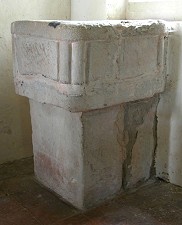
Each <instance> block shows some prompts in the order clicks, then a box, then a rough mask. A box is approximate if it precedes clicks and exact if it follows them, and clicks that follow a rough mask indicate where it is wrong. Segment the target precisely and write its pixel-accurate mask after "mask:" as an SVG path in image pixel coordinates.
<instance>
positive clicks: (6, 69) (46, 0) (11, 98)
mask: <svg viewBox="0 0 182 225" xmlns="http://www.w3.org/2000/svg"><path fill="white" fill-rule="evenodd" d="M37 19H38V20H43V19H50V20H51V19H53V20H56V19H70V0H54V1H50V0H38V1H37V0H31V1H29V0H14V1H12V0H1V1H0V164H1V163H4V162H7V161H12V160H16V159H20V158H25V157H28V156H31V155H32V143H31V133H32V132H31V122H30V115H29V103H28V99H26V98H24V97H20V96H18V95H16V94H15V90H14V85H13V73H12V47H11V32H10V26H11V22H13V21H16V20H37Z"/></svg>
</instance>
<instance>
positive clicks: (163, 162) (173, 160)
mask: <svg viewBox="0 0 182 225" xmlns="http://www.w3.org/2000/svg"><path fill="white" fill-rule="evenodd" d="M173 27H174V34H172V35H170V37H169V46H168V52H169V54H168V61H167V64H168V71H167V72H168V76H167V84H166V90H165V92H164V93H163V94H161V96H160V101H159V106H158V111H157V117H158V146H157V158H156V169H157V176H159V177H161V178H163V179H166V180H169V181H170V182H171V183H174V184H177V185H180V186H182V163H181V162H182V22H179V23H175V24H173Z"/></svg>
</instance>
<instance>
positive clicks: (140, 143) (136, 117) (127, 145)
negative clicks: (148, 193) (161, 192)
mask: <svg viewBox="0 0 182 225" xmlns="http://www.w3.org/2000/svg"><path fill="white" fill-rule="evenodd" d="M157 104H158V96H156V97H154V98H151V99H148V100H142V101H138V102H134V103H127V104H125V106H124V132H123V143H124V149H125V159H124V162H123V186H124V188H129V187H133V186H134V185H137V184H139V183H140V182H144V181H146V180H147V179H148V178H149V177H150V176H151V175H152V174H151V172H153V169H154V168H153V160H154V154H155V148H156V139H157V133H156V129H157V128H156V121H155V120H156V107H157Z"/></svg>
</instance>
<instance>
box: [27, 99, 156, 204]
mask: <svg viewBox="0 0 182 225" xmlns="http://www.w3.org/2000/svg"><path fill="white" fill-rule="evenodd" d="M157 103H158V96H156V97H153V98H151V99H148V100H142V101H137V102H133V103H126V104H122V105H119V106H115V107H109V108H106V109H102V110H100V109H99V110H94V111H90V112H84V113H71V112H68V111H66V110H64V109H61V108H59V107H55V106H51V105H48V104H41V103H38V102H35V101H32V100H31V101H30V108H31V118H32V129H33V147H34V160H35V174H36V176H37V178H38V180H39V181H40V182H41V183H43V184H44V185H45V186H47V187H49V188H50V189H51V190H53V191H54V192H56V193H57V194H59V195H60V196H62V197H63V198H64V199H65V200H66V201H68V202H70V203H72V204H73V205H74V206H76V207H78V208H88V207H91V206H93V205H97V204H99V203H100V202H103V201H104V200H106V199H107V198H111V197H112V196H113V195H115V194H117V193H119V192H120V191H121V190H122V189H126V188H132V187H135V186H136V185H138V184H140V183H142V182H144V181H146V180H147V179H149V178H150V176H151V172H152V169H153V158H154V152H155V147H156V146H155V145H156V143H155V141H156V131H155V129H156V127H155V119H156V118H155V112H156V105H157Z"/></svg>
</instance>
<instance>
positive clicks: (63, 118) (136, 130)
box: [12, 21, 165, 209]
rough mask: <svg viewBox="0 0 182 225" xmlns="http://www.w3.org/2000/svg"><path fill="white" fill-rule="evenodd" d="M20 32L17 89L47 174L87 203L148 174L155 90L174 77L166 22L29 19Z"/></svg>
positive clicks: (16, 35)
mask: <svg viewBox="0 0 182 225" xmlns="http://www.w3.org/2000/svg"><path fill="white" fill-rule="evenodd" d="M12 34H13V49H14V81H15V88H16V91H17V93H18V94H20V95H23V96H27V97H28V98H29V99H30V108H31V120H32V129H33V148H34V161H35V174H36V176H37V179H38V180H39V181H40V182H41V183H42V184H44V185H45V186H46V187H48V188H50V189H51V190H53V191H54V192H56V193H57V194H58V195H60V196H62V197H63V198H64V199H65V200H66V201H68V202H69V203H71V204H73V205H74V206H76V207H77V208H80V209H84V208H88V207H91V206H95V205H97V204H99V203H101V202H103V201H104V200H106V199H107V198H111V197H112V196H113V195H115V194H117V193H119V192H120V191H121V190H122V189H123V188H124V189H125V188H130V187H133V186H135V185H137V184H138V183H139V182H142V181H145V180H147V179H148V178H149V177H150V175H151V171H152V168H153V156H154V152H155V147H156V137H155V136H156V133H155V132H156V131H155V126H156V122H155V119H156V118H155V111H156V105H157V102H158V98H157V97H153V96H154V95H155V94H156V93H159V92H162V91H163V89H164V84H165V77H164V75H165V68H164V60H163V58H164V54H165V51H164V46H163V43H164V35H165V24H164V23H163V22H158V21H143V22H139V21H133V22H132V21H112V22H109V21H101V22H96V21H95V22H65V21H21V22H15V23H13V24H12ZM148 97H151V98H148ZM146 98H148V99H146ZM141 99H146V100H143V101H138V100H141ZM136 100H137V102H133V103H126V102H130V101H136Z"/></svg>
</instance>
